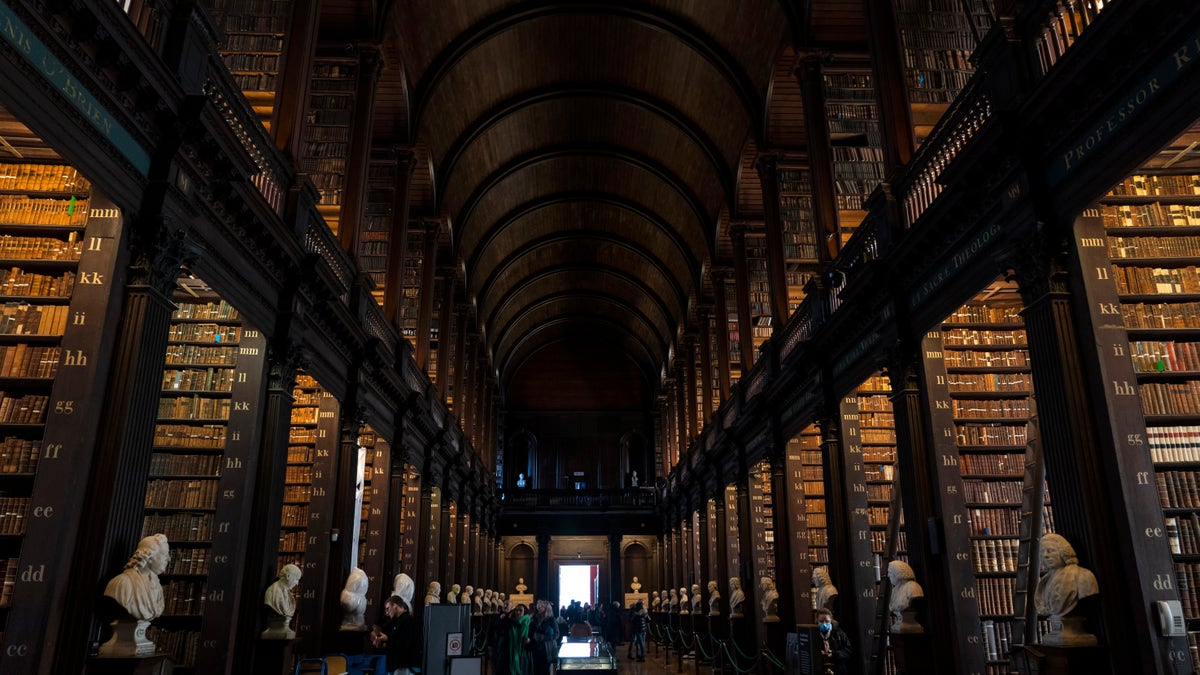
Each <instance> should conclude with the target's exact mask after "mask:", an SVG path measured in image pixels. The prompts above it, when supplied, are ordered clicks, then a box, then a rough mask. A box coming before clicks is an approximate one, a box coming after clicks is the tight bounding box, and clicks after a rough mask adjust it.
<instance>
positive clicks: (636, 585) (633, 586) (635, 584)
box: [629, 577, 642, 593]
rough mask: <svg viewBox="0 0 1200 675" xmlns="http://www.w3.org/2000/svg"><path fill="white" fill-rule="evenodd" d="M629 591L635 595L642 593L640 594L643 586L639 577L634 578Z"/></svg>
mask: <svg viewBox="0 0 1200 675" xmlns="http://www.w3.org/2000/svg"><path fill="white" fill-rule="evenodd" d="M629 590H631V591H633V592H634V593H640V592H641V590H642V584H641V582H639V581H638V578H637V577H634V578H633V583H631V584H629Z"/></svg>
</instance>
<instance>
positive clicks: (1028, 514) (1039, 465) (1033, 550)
mask: <svg viewBox="0 0 1200 675" xmlns="http://www.w3.org/2000/svg"><path fill="white" fill-rule="evenodd" d="M1025 434H1026V437H1025V478H1024V485H1023V486H1022V488H1021V492H1022V494H1021V529H1020V538H1019V541H1018V545H1017V579H1016V587H1015V588H1014V589H1013V616H1014V619H1013V634H1012V644H1011V645H1009V647H1010V651H1015V650H1016V648H1018V647H1021V646H1024V645H1027V644H1033V641H1034V640H1035V639H1036V638H1037V616H1036V614H1035V609H1034V606H1033V602H1031V598H1030V594H1031V593H1032V590H1033V587H1034V586H1035V585H1036V584H1037V578H1038V569H1039V563H1040V562H1041V561H1040V559H1039V558H1038V555H1037V543H1038V539H1039V538H1040V537H1041V533H1042V520H1043V509H1044V508H1045V505H1046V500H1045V495H1046V488H1045V485H1046V463H1045V461H1044V459H1043V457H1042V443H1041V439H1040V438H1038V421H1037V413H1036V411H1031V414H1030V416H1029V422H1028V423H1027V424H1026V426H1025ZM1001 658H1004V657H1003V656H1001Z"/></svg>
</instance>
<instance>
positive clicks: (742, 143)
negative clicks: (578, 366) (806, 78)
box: [320, 0, 866, 388]
mask: <svg viewBox="0 0 1200 675" xmlns="http://www.w3.org/2000/svg"><path fill="white" fill-rule="evenodd" d="M864 4H866V3H865V2H864V0H836V1H834V0H644V1H642V0H626V1H618V2H589V1H586V0H584V1H570V2H563V1H560V2H545V1H533V2H529V1H526V2H511V1H505V0H396V1H387V0H377V1H373V2H363V1H353V0H326V1H325V2H324V3H323V7H322V18H321V27H320V36H321V40H322V42H324V43H327V44H328V43H333V44H336V43H339V42H340V43H348V42H353V41H356V40H362V39H376V40H379V39H382V42H383V44H384V53H385V66H384V71H383V74H382V78H381V81H380V85H379V89H378V94H377V101H376V111H375V117H374V119H375V122H374V126H375V128H374V136H375V142H376V144H388V143H401V144H408V145H412V146H415V147H416V148H417V151H418V154H419V165H418V169H417V170H416V173H415V175H414V180H413V188H412V191H411V200H412V203H411V212H412V213H413V214H414V215H415V216H422V215H425V216H436V217H439V218H442V219H444V222H447V223H449V225H450V233H451V235H450V239H449V241H450V242H451V246H452V251H453V254H454V256H455V258H456V259H457V260H458V261H461V262H462V263H463V265H464V269H465V274H466V280H465V282H466V283H465V285H466V289H467V292H468V294H469V297H470V298H471V299H472V300H473V302H474V305H475V313H476V319H477V322H478V327H479V329H480V330H481V333H482V334H483V335H484V340H485V345H486V347H487V349H488V350H489V351H490V354H491V356H492V360H493V363H494V365H495V366H496V368H497V370H498V372H499V375H500V378H501V382H502V383H504V384H508V383H509V381H510V379H511V377H512V375H513V373H514V372H517V371H518V370H519V369H520V367H521V365H522V364H524V363H526V361H527V359H529V358H530V357H531V356H532V355H534V354H536V353H537V352H538V351H539V350H542V349H544V348H545V347H547V346H550V345H553V344H558V345H560V346H561V345H562V344H563V343H566V344H567V345H570V344H571V343H573V342H574V343H578V344H579V345H580V346H581V348H583V347H586V349H588V350H595V349H596V345H597V344H604V345H609V346H610V347H609V348H610V349H612V350H616V351H618V352H620V353H621V355H623V356H624V357H625V358H628V359H629V360H631V361H632V362H634V363H635V364H637V366H638V367H639V368H640V370H641V372H642V373H643V375H644V377H645V381H646V382H647V383H650V386H651V388H653V386H654V384H655V383H657V381H658V375H659V373H660V369H661V368H662V367H663V366H664V365H669V363H668V359H669V354H670V352H671V347H672V345H673V344H675V339H676V337H677V336H678V335H679V334H680V332H681V330H685V329H686V328H687V326H688V320H689V315H690V316H691V317H692V318H693V320H694V317H695V306H696V304H697V298H705V299H706V298H709V297H711V283H710V281H709V278H708V277H709V275H708V273H707V272H708V271H709V270H710V269H713V268H715V267H724V266H729V265H731V264H732V261H731V260H730V256H731V250H730V248H729V245H728V243H727V238H726V237H724V236H722V232H723V228H725V227H727V225H728V223H729V222H730V221H731V220H754V219H756V218H758V219H761V213H762V204H761V192H760V189H759V179H758V176H757V173H756V172H755V169H754V166H753V165H754V160H755V157H756V155H757V154H758V153H759V152H760V151H762V150H766V149H781V150H786V151H789V152H793V153H803V150H804V144H805V143H804V133H803V118H802V105H801V100H800V90H799V86H798V85H797V83H796V80H795V75H794V71H795V64H796V59H797V53H798V51H800V50H807V49H811V48H817V49H829V50H836V51H840V52H843V53H847V52H849V53H858V54H863V53H865V41H866V36H865V19H864V16H863V6H864ZM705 284H709V286H708V290H706V287H705ZM608 356H612V355H608ZM603 361H609V362H611V359H597V363H600V362H603Z"/></svg>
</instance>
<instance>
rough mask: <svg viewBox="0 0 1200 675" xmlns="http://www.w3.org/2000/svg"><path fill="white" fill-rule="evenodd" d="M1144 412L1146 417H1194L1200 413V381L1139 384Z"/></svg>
mask: <svg viewBox="0 0 1200 675" xmlns="http://www.w3.org/2000/svg"><path fill="white" fill-rule="evenodd" d="M1138 393H1139V395H1140V396H1141V400H1142V412H1143V413H1145V414H1146V415H1193V414H1197V413H1200V380H1188V381H1186V382H1142V383H1140V384H1138Z"/></svg>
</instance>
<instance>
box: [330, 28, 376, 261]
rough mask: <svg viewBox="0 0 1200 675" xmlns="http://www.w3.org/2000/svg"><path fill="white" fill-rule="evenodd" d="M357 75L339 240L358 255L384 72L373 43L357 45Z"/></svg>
mask: <svg viewBox="0 0 1200 675" xmlns="http://www.w3.org/2000/svg"><path fill="white" fill-rule="evenodd" d="M357 51H358V70H357V74H358V78H357V82H355V88H354V118H353V123H352V124H351V125H350V145H349V148H348V152H347V154H346V182H345V184H344V185H343V186H342V214H341V218H340V220H339V221H338V240H339V242H340V243H341V245H342V248H343V249H345V250H346V251H347V252H349V253H350V255H351V257H355V258H356V257H357V256H358V245H359V239H360V233H361V232H362V219H363V211H364V209H365V208H366V203H367V176H368V173H369V172H368V167H369V166H370V163H371V135H372V131H373V129H374V125H373V124H372V120H373V119H374V116H375V86H376V85H377V84H378V83H379V76H380V75H381V74H382V73H383V57H382V56H383V55H382V54H381V53H380V50H379V47H378V46H376V45H358V46H357Z"/></svg>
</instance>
